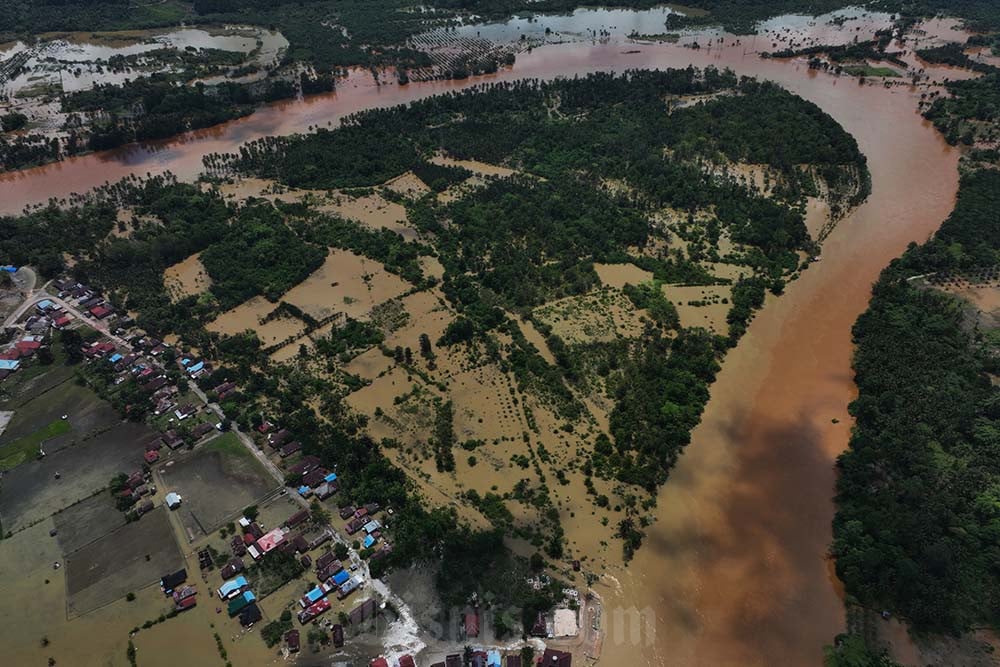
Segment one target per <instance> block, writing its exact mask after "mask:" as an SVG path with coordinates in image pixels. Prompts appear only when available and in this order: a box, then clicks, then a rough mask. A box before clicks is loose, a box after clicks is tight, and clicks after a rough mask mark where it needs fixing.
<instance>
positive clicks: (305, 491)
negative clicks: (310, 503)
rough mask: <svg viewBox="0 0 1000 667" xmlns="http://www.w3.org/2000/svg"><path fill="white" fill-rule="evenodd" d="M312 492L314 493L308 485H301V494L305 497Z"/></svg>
mask: <svg viewBox="0 0 1000 667" xmlns="http://www.w3.org/2000/svg"><path fill="white" fill-rule="evenodd" d="M310 493H312V489H310V488H309V487H308V486H306V485H304V484H303V485H302V486H300V487H299V495H300V496H303V497H305V496H308V495H309V494H310Z"/></svg>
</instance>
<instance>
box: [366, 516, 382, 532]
mask: <svg viewBox="0 0 1000 667" xmlns="http://www.w3.org/2000/svg"><path fill="white" fill-rule="evenodd" d="M381 527H382V524H380V523H379V522H378V521H376V520H375V519H372V520H371V521H369V522H368V523H366V524H365V532H366V533H368V534H369V535H371V534H372V533H374V532H375V531H376V530H378V529H379V528H381Z"/></svg>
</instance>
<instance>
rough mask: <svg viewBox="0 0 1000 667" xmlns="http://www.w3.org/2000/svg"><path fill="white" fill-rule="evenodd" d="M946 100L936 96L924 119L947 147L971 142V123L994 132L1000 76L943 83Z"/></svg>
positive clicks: (999, 117) (999, 104)
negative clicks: (946, 94)
mask: <svg viewBox="0 0 1000 667" xmlns="http://www.w3.org/2000/svg"><path fill="white" fill-rule="evenodd" d="M946 86H947V88H948V92H949V93H951V95H950V96H949V97H939V98H938V99H936V100H934V103H933V104H932V105H931V106H930V108H929V109H927V111H925V112H924V116H926V117H927V118H928V119H930V120H931V121H932V122H933V123H934V126H935V127H936V128H937V129H938V130H940V131H941V132H942V133H943V134H944V136H945V139H947V140H948V143H950V144H958V143H960V142H961V143H972V141H973V140H974V139H975V136H976V131H975V129H974V128H973V127H970V123H977V124H978V123H988V124H989V126H990V128H992V131H991V134H990V135H989V136H992V133H995V131H996V130H995V128H996V123H997V121H998V120H1000V73H997V72H992V73H990V74H986V75H984V76H981V77H979V78H976V79H969V80H966V81H951V82H949V83H948V84H946Z"/></svg>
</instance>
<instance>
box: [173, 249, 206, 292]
mask: <svg viewBox="0 0 1000 667" xmlns="http://www.w3.org/2000/svg"><path fill="white" fill-rule="evenodd" d="M163 285H164V287H166V288H167V293H168V294H169V295H170V298H171V299H173V300H174V301H178V300H180V299H181V298H183V297H186V296H191V295H193V294H201V293H202V292H204V291H205V290H207V289H208V288H209V287H211V286H212V278H211V277H210V276H209V275H208V272H207V271H205V267H204V266H203V265H202V263H201V258H200V256H199V253H195V254H193V255H191V256H190V257H188V258H187V259H185V260H183V261H181V262H178V263H177V264H174V265H173V266H170V267H167V269H166V271H164V272H163Z"/></svg>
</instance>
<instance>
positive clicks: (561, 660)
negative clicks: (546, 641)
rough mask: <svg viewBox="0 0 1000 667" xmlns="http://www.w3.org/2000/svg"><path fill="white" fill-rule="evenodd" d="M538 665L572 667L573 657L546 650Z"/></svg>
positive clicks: (543, 666)
mask: <svg viewBox="0 0 1000 667" xmlns="http://www.w3.org/2000/svg"><path fill="white" fill-rule="evenodd" d="M538 664H539V666H540V667H572V664H573V656H572V655H570V654H569V653H566V652H565V651H557V650H555V649H553V648H547V649H545V653H543V654H542V659H541V661H539V663H538Z"/></svg>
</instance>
